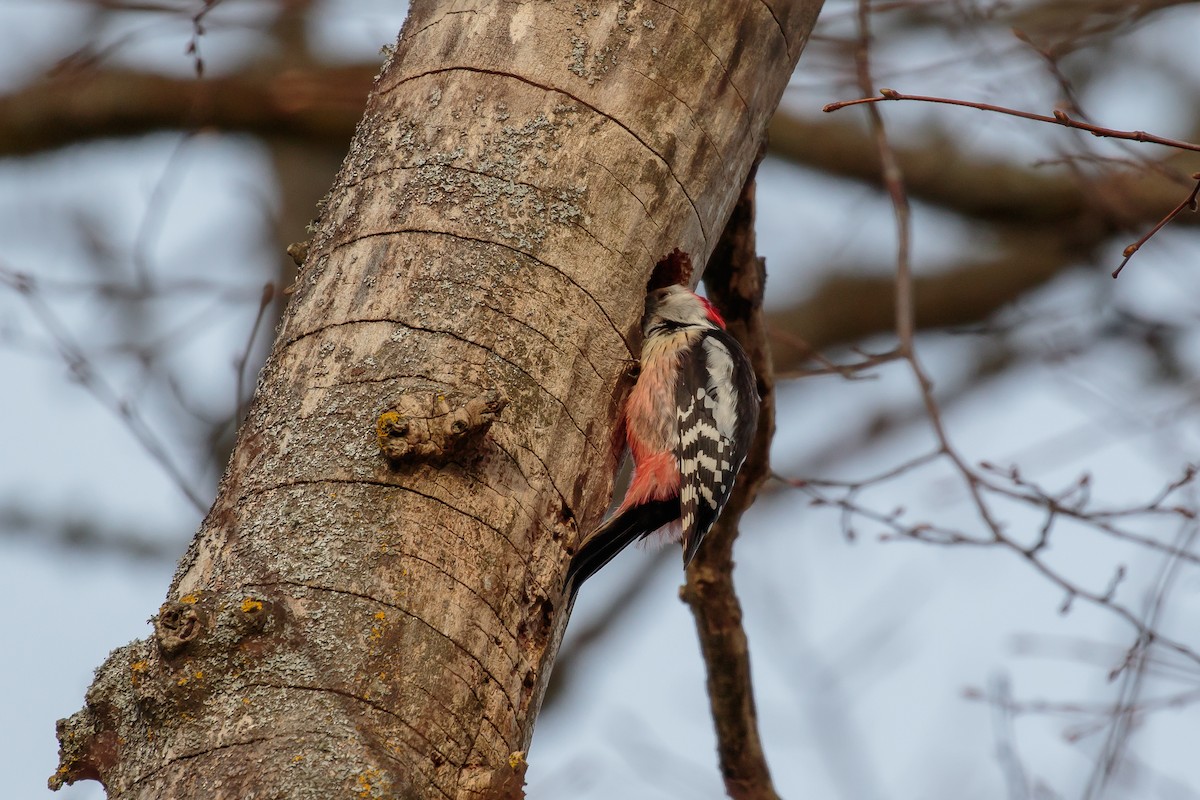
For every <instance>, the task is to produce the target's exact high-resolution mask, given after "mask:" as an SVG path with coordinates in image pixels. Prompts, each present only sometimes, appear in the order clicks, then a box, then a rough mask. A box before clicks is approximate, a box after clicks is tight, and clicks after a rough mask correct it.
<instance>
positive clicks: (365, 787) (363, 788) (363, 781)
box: [355, 769, 379, 797]
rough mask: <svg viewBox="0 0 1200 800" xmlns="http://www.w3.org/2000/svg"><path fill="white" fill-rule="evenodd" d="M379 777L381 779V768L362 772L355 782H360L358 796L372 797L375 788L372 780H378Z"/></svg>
mask: <svg viewBox="0 0 1200 800" xmlns="http://www.w3.org/2000/svg"><path fill="white" fill-rule="evenodd" d="M378 779H379V770H377V769H369V770H367V771H366V772H363V773H362V774H360V775H359V776H358V777H357V778H355V782H356V783H357V784H358V796H359V797H370V796H371V794H372V793H373V792H374V789H375V787H374V786H372V785H371V783H372V781H376V780H378Z"/></svg>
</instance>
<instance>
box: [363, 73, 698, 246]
mask: <svg viewBox="0 0 1200 800" xmlns="http://www.w3.org/2000/svg"><path fill="white" fill-rule="evenodd" d="M635 71H636V70H635ZM638 74H641V73H638ZM648 80H650V79H649V78H648ZM664 91H669V90H667V89H665V88H664ZM675 99H676V100H679V98H678V97H676V98H675ZM680 103H683V101H682V100H680ZM683 105H684V106H685V107H687V104H686V103H684V104H683ZM688 110H689V111H691V108H688ZM693 118H694V115H693ZM696 127H697V128H699V129H700V132H701V133H703V134H704V136H705V138H707V139H709V142H710V143H711V142H712V139H711V137H709V136H708V132H707V131H705V130H704V128H702V127H701V126H700V124H699V123H696ZM713 146H714V148H715V145H713ZM589 163H592V164H594V163H596V162H594V161H590V160H589ZM425 166H427V165H421V164H400V165H399V166H395V167H388V168H387V169H384V170H380V171H379V172H372V173H371V174H369V175H364V176H362V177H361V178H356V179H355V180H353V181H350V182H348V183H346V184H343V185H344V186H345V187H347V188H349V187H356V186H361V185H362V184H364V183H366V182H367V181H369V180H371V179H372V178H378V177H381V176H383V175H387V174H388V173H391V172H397V171H400V170H419V169H423V168H424V167H425ZM437 166H438V168H440V169H447V170H455V171H458V172H465V173H467V174H468V175H478V176H479V177H481V178H490V179H491V180H494V181H501V182H503V183H511V184H514V185H516V186H524V187H526V188H528V189H532V190H533V191H534V192H537V193H539V194H541V195H544V196H546V197H548V198H550V199H551V200H553V201H554V202H566V201H564V200H563V198H561V197H556V196H555V194H554V191H553V190H551V189H546V188H543V187H541V186H538V185H536V184H533V183H528V182H526V181H518V180H516V179H514V178H508V177H504V176H502V175H493V174H492V173H490V172H481V171H479V170H477V169H470V168H469V167H460V166H457V165H455V164H438V165H437ZM609 174H611V173H609ZM618 183H620V181H618ZM622 185H624V184H622ZM476 196H478V195H476ZM639 202H640V201H639ZM642 207H643V208H645V205H643V206H642ZM565 222H566V223H567V224H568V225H571V226H573V227H575V228H577V229H579V230H580V231H582V232H583V233H585V234H587V236H588V238H590V239H591V240H592V241H593V242H595V243H596V244H598V245H599V246H600V247H602V248H604V250H605V251H607V252H608V253H610V254H612V255H614V256H616V257H618V258H619V259H621V260H622V261H624V262H625V263H626V264H629V266H631V267H632V266H633V265H632V264H630V262H629V259H627V258H626V257H625V255H624V253H618V252H617V251H616V250H613V249H612V248H611V247H609V246H608V245H606V244H605V243H604V242H602V241H600V237H598V236H597V235H596V234H594V233H592V232H591V231H590V230H588V229H587V228H586V227H584V226H583V225H580V224H579V223H578V222H576V221H575V220H574V219H566V220H565ZM447 235H449V236H455V235H457V234H447ZM463 238H468V237H463ZM473 241H475V240H473ZM493 244H494V242H493ZM643 249H645V246H644V245H643ZM520 252H523V251H520ZM647 253H649V250H647ZM531 258H532V256H531Z"/></svg>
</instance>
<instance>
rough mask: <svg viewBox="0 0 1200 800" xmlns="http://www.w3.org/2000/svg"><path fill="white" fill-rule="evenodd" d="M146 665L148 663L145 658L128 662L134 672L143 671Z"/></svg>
mask: <svg viewBox="0 0 1200 800" xmlns="http://www.w3.org/2000/svg"><path fill="white" fill-rule="evenodd" d="M147 666H149V664H148V662H147V661H146V659H142V660H141V661H135V662H133V663H132V664H130V665H129V668H130V669H131V670H133V671H134V672H145V671H146V667H147Z"/></svg>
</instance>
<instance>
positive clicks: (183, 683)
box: [177, 675, 188, 686]
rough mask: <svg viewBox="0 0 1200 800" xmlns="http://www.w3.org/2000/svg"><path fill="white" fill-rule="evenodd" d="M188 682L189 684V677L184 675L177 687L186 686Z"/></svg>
mask: <svg viewBox="0 0 1200 800" xmlns="http://www.w3.org/2000/svg"><path fill="white" fill-rule="evenodd" d="M187 682H188V676H187V675H184V676H183V677H182V678H180V679H179V683H178V684H177V685H178V686H184V685H186V684H187Z"/></svg>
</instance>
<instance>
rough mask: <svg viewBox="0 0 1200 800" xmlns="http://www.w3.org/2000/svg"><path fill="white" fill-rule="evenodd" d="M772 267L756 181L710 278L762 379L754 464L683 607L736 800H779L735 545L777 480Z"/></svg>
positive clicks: (698, 564)
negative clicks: (736, 576)
mask: <svg viewBox="0 0 1200 800" xmlns="http://www.w3.org/2000/svg"><path fill="white" fill-rule="evenodd" d="M765 279H766V267H765V262H764V261H763V259H762V258H760V257H759V256H758V255H757V254H756V252H755V241H754V174H753V171H752V172H751V175H750V178H749V180H748V181H747V183H746V186H745V188H744V189H743V190H742V196H741V198H740V199H739V201H738V204H737V206H736V207H735V208H734V210H733V213H732V214H731V215H730V218H729V222H728V223H727V224H726V227H725V232H724V233H723V235H722V237H721V240H720V242H719V243H718V245H717V249H716V250H715V251H714V253H713V256H712V258H711V259H710V261H709V265H708V269H707V271H706V273H705V286H706V288H707V290H708V293H709V296H710V297H711V298H712V299H713V300H714V302H715V303H716V304H717V305H718V307H720V309H721V311H722V313H723V314H725V317H726V319H727V320H729V329H730V332H731V333H733V335H734V336H736V337H737V339H738V341H740V342H741V343H742V345H743V347H745V349H746V352H747V354H748V355H749V356H750V360H751V362H752V363H753V364H754V371H755V374H756V375H757V376H758V387H759V393H760V395H761V396H762V411H761V414H760V416H759V421H758V432H757V434H756V435H755V439H754V443H753V444H752V445H751V448H750V455H749V456H748V457H747V459H746V465H745V467H744V468H743V469H742V473H741V476H740V477H739V478H738V482H737V486H736V487H734V490H733V495H732V497H730V500H729V504H728V505H727V506H726V507H725V512H724V513H723V514H722V515H721V518H720V520H718V521H717V524H716V526H715V527H714V528H713V530H712V531H711V532H710V533H709V535H708V537H707V538H706V539H705V542H704V545H703V546H702V547H701V548H700V552H699V553H698V554H697V557H696V559H695V561H693V562H692V565H691V567H690V568H689V569H688V582H687V585H686V586H685V587H684V588H683V590H682V597H683V600H684V601H685V602H686V603H687V604H688V605H689V606H690V607H691V609H692V614H693V616H694V617H695V619H696V631H697V634H698V635H699V637H700V649H701V651H702V653H703V654H704V662H705V664H706V666H707V669H708V696H709V702H710V704H711V706H712V715H713V722H714V724H715V725H716V732H717V751H718V754H719V756H720V762H721V775H722V777H723V778H724V780H725V791H726V792H727V793H728V795H729V796H730V797H731V798H734V800H777V798H778V796H779V795H778V794H777V793H776V791H775V787H774V784H773V783H772V781H771V773H770V770H769V768H768V767H767V761H766V756H765V754H764V753H763V748H762V740H761V739H760V737H759V733H758V715H757V712H756V711H755V707H754V689H753V686H752V684H751V679H750V653H749V645H748V643H747V640H746V631H745V630H744V629H743V628H742V608H741V603H740V602H739V601H738V598H737V594H736V593H735V591H734V586H733V542H734V540H735V539H736V538H737V534H738V523H739V521H740V520H741V516H742V513H743V512H744V511H745V510H746V509H747V508H748V507H749V506H750V504H751V503H752V502H753V501H754V498H755V496H756V495H757V494H758V491H759V489H760V488H761V487H762V485H763V483H764V482H765V481H766V479H767V478H768V476H769V475H770V466H769V463H768V451H769V449H770V445H771V437H772V436H773V435H774V432H775V391H774V383H775V382H774V376H773V372H772V367H771V353H770V348H769V345H768V344H767V334H766V323H765V321H764V319H763V314H762V296H763V284H764V281H765Z"/></svg>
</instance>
